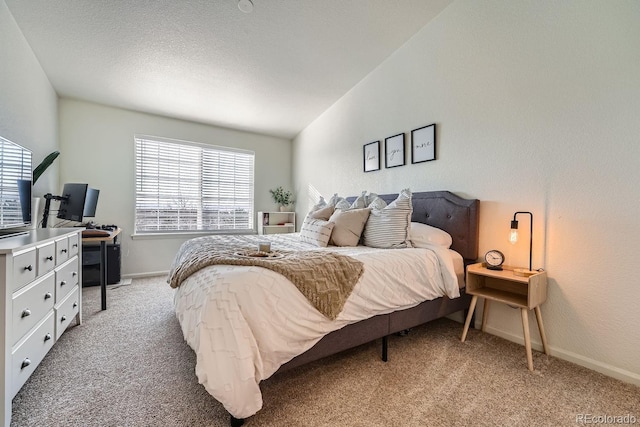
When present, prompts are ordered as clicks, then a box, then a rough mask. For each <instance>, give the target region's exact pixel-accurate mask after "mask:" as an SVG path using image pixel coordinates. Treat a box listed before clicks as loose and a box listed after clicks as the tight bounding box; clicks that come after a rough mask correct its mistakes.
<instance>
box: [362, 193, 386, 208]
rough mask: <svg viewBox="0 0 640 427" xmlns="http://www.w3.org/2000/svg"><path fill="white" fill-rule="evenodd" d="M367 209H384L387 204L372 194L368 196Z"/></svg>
mask: <svg viewBox="0 0 640 427" xmlns="http://www.w3.org/2000/svg"><path fill="white" fill-rule="evenodd" d="M367 207H368V208H371V209H384V208H386V207H387V202H385V201H384V200H382V199H381V198H380V197H379V196H378V195H377V194H374V193H371V194H369V196H367Z"/></svg>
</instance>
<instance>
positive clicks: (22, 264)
mask: <svg viewBox="0 0 640 427" xmlns="http://www.w3.org/2000/svg"><path fill="white" fill-rule="evenodd" d="M36 267H37V264H36V248H32V249H29V250H28V251H25V252H22V253H20V254H17V255H15V256H14V257H13V283H12V285H13V286H12V289H11V290H12V291H16V290H18V289H20V288H21V287H23V286H24V285H26V284H27V283H29V282H31V281H33V279H35V278H36Z"/></svg>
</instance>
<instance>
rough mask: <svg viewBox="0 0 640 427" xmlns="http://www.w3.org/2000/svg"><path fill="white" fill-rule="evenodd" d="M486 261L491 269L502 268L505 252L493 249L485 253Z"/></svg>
mask: <svg viewBox="0 0 640 427" xmlns="http://www.w3.org/2000/svg"><path fill="white" fill-rule="evenodd" d="M484 262H485V263H486V264H487V268H488V269H489V270H502V264H504V254H503V253H502V252H500V251H499V250H497V249H492V250H490V251H488V252H487V253H486V254H484Z"/></svg>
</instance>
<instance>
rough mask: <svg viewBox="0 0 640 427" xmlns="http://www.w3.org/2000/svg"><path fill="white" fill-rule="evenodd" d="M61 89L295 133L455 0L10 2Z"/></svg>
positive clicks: (247, 126)
mask: <svg viewBox="0 0 640 427" xmlns="http://www.w3.org/2000/svg"><path fill="white" fill-rule="evenodd" d="M4 1H5V2H6V4H7V6H8V7H9V10H10V11H11V13H12V15H13V16H14V18H15V20H16V22H17V24H18V26H19V27H20V29H21V30H22V32H23V34H24V36H25V38H26V39H27V41H28V42H29V44H30V45H31V48H32V49H33V51H34V52H35V55H36V57H37V58H38V60H39V61H40V63H41V64H42V67H43V69H44V71H45V73H46V74H47V76H48V77H49V80H50V81H51V84H52V85H53V87H54V88H55V90H56V91H57V93H58V94H59V95H60V96H63V97H70V98H77V99H82V100H87V101H92V102H97V103H101V104H106V105H111V106H116V107H121V108H127V109H132V110H137V111H144V112H148V113H154V114H160V115H165V116H170V117H176V118H180V119H185V120H192V121H196V122H202V123H208V124H214V125H218V126H224V127H232V128H236V129H241V130H247V131H252V132H257V133H261V134H267V135H274V136H280V137H286V138H293V137H294V136H295V135H296V134H297V133H298V132H300V131H301V130H302V129H304V127H305V126H307V125H308V124H309V123H311V122H312V121H313V120H314V119H315V118H316V117H318V116H319V115H320V114H321V113H322V112H323V111H325V110H326V109H327V108H329V107H330V106H331V105H332V104H333V103H334V102H336V101H337V100H338V99H339V98H340V97H341V96H343V95H344V94H345V93H346V92H347V91H348V90H349V89H351V88H352V87H353V86H354V85H356V84H357V83H358V82H359V81H360V80H362V79H363V78H364V77H365V76H366V75H367V74H368V73H370V72H371V71H372V70H373V69H374V68H375V67H376V66H378V65H379V64H380V63H381V62H382V61H384V60H385V59H386V58H387V57H388V56H389V55H391V54H392V53H393V52H394V51H395V50H396V49H397V48H398V47H400V46H401V45H402V44H403V43H404V42H406V41H407V40H408V39H409V38H411V36H413V35H414V34H415V33H416V32H417V31H418V30H419V29H420V28H422V27H423V26H424V25H426V24H427V23H428V22H429V21H430V20H431V19H433V17H435V16H436V15H437V14H438V13H440V12H441V11H442V10H443V9H444V8H445V7H446V6H447V5H448V4H449V3H450V2H451V0H253V3H254V5H255V7H254V10H253V12H252V13H249V14H245V13H243V12H241V11H240V10H239V9H238V6H237V4H238V2H237V0H208V1H205V0H190V1H180V0H164V1H149V0H147V1H143V0H128V1H115V0H112V1H95V0H4Z"/></svg>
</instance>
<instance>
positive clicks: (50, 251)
mask: <svg viewBox="0 0 640 427" xmlns="http://www.w3.org/2000/svg"><path fill="white" fill-rule="evenodd" d="M81 231H82V229H80V228H45V229H36V230H32V231H29V232H28V233H27V234H23V235H19V236H14V237H5V238H2V239H0V284H1V286H2V292H0V298H2V301H0V307H1V310H2V318H3V319H4V322H3V323H4V328H3V331H2V338H1V340H2V344H3V347H4V352H3V353H2V365H3V366H4V370H3V371H2V374H0V377H1V378H2V381H3V384H4V387H3V389H2V393H3V400H4V405H3V408H2V411H3V412H2V415H3V417H2V418H3V419H4V425H5V426H9V424H10V421H11V401H12V400H13V397H14V396H15V395H16V393H17V392H18V391H19V390H20V388H21V387H22V386H23V385H24V383H25V381H27V379H28V378H29V376H30V375H31V374H32V373H33V371H34V370H35V369H36V367H37V366H38V365H39V364H40V362H41V361H42V359H43V358H44V357H45V355H46V354H47V352H48V351H49V350H50V349H51V347H53V345H54V344H55V342H56V341H57V340H58V338H60V335H62V333H63V332H64V331H65V329H66V328H67V327H68V326H69V324H70V323H71V321H72V320H73V318H74V317H76V319H77V322H78V324H80V323H81V322H82V289H81V283H82V277H81V274H82V249H81V248H82V245H81V244H80V241H81Z"/></svg>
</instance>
